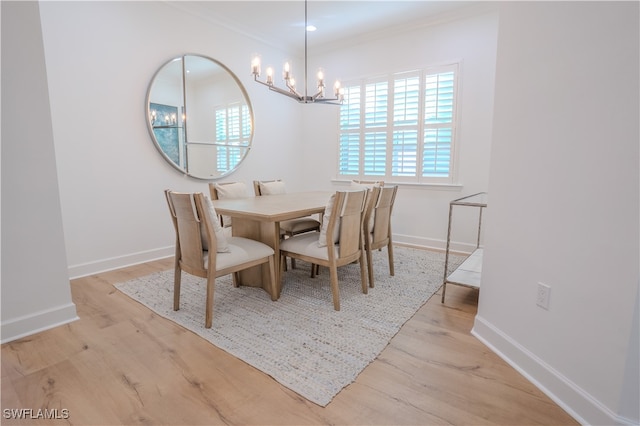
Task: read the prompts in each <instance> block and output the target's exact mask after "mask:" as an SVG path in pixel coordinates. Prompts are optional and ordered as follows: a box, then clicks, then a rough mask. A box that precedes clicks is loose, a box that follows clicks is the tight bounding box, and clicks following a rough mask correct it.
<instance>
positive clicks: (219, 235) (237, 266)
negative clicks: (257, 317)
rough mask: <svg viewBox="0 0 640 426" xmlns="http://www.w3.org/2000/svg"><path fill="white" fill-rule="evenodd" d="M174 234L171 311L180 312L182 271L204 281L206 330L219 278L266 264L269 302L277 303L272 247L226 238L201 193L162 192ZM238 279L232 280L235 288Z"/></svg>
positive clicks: (214, 212) (214, 214)
mask: <svg viewBox="0 0 640 426" xmlns="http://www.w3.org/2000/svg"><path fill="white" fill-rule="evenodd" d="M165 196H166V199H167V204H168V205H169V212H170V213H171V220H172V222H173V226H174V229H175V231H176V252H175V263H174V284H173V310H174V311H177V310H179V309H180V284H181V278H182V272H186V273H188V274H191V275H195V276H197V277H201V278H206V279H207V289H206V295H205V327H206V328H211V324H212V322H213V294H214V291H215V280H216V278H218V277H221V276H224V275H229V274H234V275H235V274H237V273H238V272H239V271H242V270H244V269H247V268H250V267H252V266H256V265H260V264H263V263H268V264H269V274H270V278H271V284H270V291H269V292H270V293H271V299H272V300H276V298H277V293H276V287H275V284H276V282H275V279H276V274H275V272H276V269H275V268H276V265H275V254H274V251H273V249H272V248H271V247H269V246H268V245H266V244H263V243H261V242H258V241H254V240H250V239H248V238H242V237H229V238H228V237H226V236H225V234H224V232H223V231H222V228H221V226H220V224H219V223H218V218H217V215H216V211H215V208H214V206H213V203H212V202H211V200H210V199H209V198H208V197H206V196H204V195H203V194H202V193H179V192H173V191H170V190H166V191H165ZM236 282H237V280H234V285H237V284H236Z"/></svg>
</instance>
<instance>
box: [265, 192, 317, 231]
mask: <svg viewBox="0 0 640 426" xmlns="http://www.w3.org/2000/svg"><path fill="white" fill-rule="evenodd" d="M253 189H254V192H255V195H256V196H257V197H260V196H263V195H276V194H286V192H287V191H286V189H285V185H284V182H283V181H281V180H272V181H259V180H254V181H253ZM280 230H281V231H282V232H283V233H284V234H285V235H287V236H289V237H292V236H294V235H297V234H301V233H303V232H309V231H319V230H320V221H319V220H316V219H314V218H313V217H311V216H306V217H301V218H297V219H291V220H283V221H282V222H280Z"/></svg>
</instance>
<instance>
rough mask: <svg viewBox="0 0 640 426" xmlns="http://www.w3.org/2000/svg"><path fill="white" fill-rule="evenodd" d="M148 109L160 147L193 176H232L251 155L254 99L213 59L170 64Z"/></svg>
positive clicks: (156, 79)
mask: <svg viewBox="0 0 640 426" xmlns="http://www.w3.org/2000/svg"><path fill="white" fill-rule="evenodd" d="M146 106H147V124H148V127H149V131H150V133H151V137H152V139H153V141H154V143H155V145H156V147H157V148H158V150H159V151H160V152H161V153H162V155H163V156H164V157H165V159H166V160H167V161H168V162H169V163H170V164H171V165H172V166H173V167H175V168H176V169H178V170H180V171H181V172H183V173H186V174H187V175H189V176H192V177H194V178H198V179H217V178H220V177H223V176H226V175H228V174H229V173H231V172H232V171H233V170H235V169H236V167H238V165H239V164H240V162H241V161H242V160H243V159H244V158H245V157H246V155H247V153H248V152H249V149H250V147H251V139H252V137H253V113H252V110H251V105H250V103H249V99H248V96H247V94H246V92H245V90H244V87H243V86H242V84H241V83H240V81H239V80H238V79H237V77H236V76H235V75H234V74H233V73H232V72H231V71H230V70H229V69H228V68H226V67H225V66H224V65H222V64H221V63H219V62H217V61H215V60H213V59H211V58H207V57H205V56H200V55H184V56H181V57H178V58H174V59H172V60H170V61H169V62H167V63H166V64H165V65H163V66H162V67H161V68H160V69H159V70H158V71H157V72H156V75H155V76H154V78H153V80H152V81H151V84H150V85H149V90H148V92H147V102H146Z"/></svg>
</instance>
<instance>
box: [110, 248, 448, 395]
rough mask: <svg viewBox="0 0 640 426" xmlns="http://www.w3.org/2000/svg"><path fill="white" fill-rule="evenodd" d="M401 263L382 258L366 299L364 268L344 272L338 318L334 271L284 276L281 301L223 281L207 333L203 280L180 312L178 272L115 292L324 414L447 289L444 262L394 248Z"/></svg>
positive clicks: (192, 281)
mask: <svg viewBox="0 0 640 426" xmlns="http://www.w3.org/2000/svg"><path fill="white" fill-rule="evenodd" d="M394 255H395V256H394V257H395V276H394V277H391V276H389V269H388V263H387V252H386V250H383V251H376V252H375V253H374V271H376V274H375V280H376V281H375V287H374V288H372V289H369V294H367V295H365V294H363V293H362V291H361V287H360V267H359V266H358V265H356V264H353V265H348V266H344V267H341V268H339V272H338V277H339V281H340V291H341V294H340V296H341V298H340V302H341V310H340V311H335V310H334V309H333V303H332V299H331V289H330V286H329V273H328V271H327V270H326V269H324V270H322V271H321V275H320V276H318V277H316V278H314V279H311V278H310V277H309V271H310V269H309V265H308V264H306V263H305V262H297V269H295V270H289V271H288V272H285V274H284V282H283V289H282V294H281V296H280V299H279V300H278V301H276V302H273V301H271V299H270V298H269V296H268V294H267V293H266V292H265V291H264V290H262V289H259V288H250V287H240V288H233V286H232V283H231V277H230V276H226V277H222V278H219V279H217V280H216V291H215V296H214V314H213V327H212V328H211V329H206V328H204V294H205V280H204V279H201V278H197V277H193V276H191V275H189V274H183V279H182V294H181V305H180V310H179V311H177V312H176V311H173V309H172V298H173V270H169V271H164V272H160V273H155V274H152V275H149V276H145V277H142V278H138V279H135V280H131V281H128V282H125V283H120V284H116V288H118V289H119V290H120V291H122V292H123V293H125V294H127V295H129V296H130V297H132V298H133V299H135V300H137V301H139V302H140V303H142V304H144V305H146V306H147V307H149V308H151V309H152V310H153V311H155V312H156V313H158V314H159V315H162V316H163V317H166V318H168V319H170V320H172V321H174V322H176V323H178V324H180V325H182V326H184V327H185V328H187V329H189V330H191V331H193V332H194V333H196V334H198V335H200V336H201V337H203V338H204V339H206V340H208V341H209V342H211V343H212V344H214V345H215V346H218V347H219V348H221V349H223V350H225V351H227V352H228V353H230V354H232V355H234V356H236V357H238V358H240V359H242V360H243V361H245V362H247V363H248V364H250V365H252V366H254V367H255V368H257V369H259V370H261V371H263V372H265V373H266V374H268V375H270V376H271V377H273V378H274V379H275V380H277V381H278V382H279V383H281V384H282V385H284V386H286V387H287V388H289V389H291V390H293V391H295V392H297V393H298V394H300V395H302V396H303V397H305V398H306V399H308V400H310V401H312V402H314V403H316V404H318V405H320V406H326V405H327V404H328V403H329V402H331V400H332V399H333V397H334V396H335V395H336V394H338V392H340V390H342V388H344V387H345V386H347V385H349V384H350V383H352V382H353V381H354V380H355V379H356V377H357V376H358V374H360V372H361V371H362V370H363V369H364V368H365V367H366V366H367V365H368V364H369V363H370V362H371V361H373V360H374V359H375V358H376V357H377V356H378V355H379V354H380V352H382V350H383V349H384V348H385V346H387V344H388V343H389V340H390V339H391V338H392V337H393V336H394V335H395V334H396V333H397V332H398V330H399V329H400V327H402V325H403V324H404V323H405V322H406V321H407V320H408V319H409V318H411V316H413V314H414V313H415V312H416V310H418V308H420V307H421V306H422V305H423V304H424V303H425V302H426V301H427V300H428V299H429V298H430V297H431V296H432V295H433V294H434V293H435V292H436V291H437V290H438V288H439V287H440V285H441V284H442V277H443V272H444V271H443V268H444V254H442V253H435V252H430V251H424V250H416V249H411V248H406V247H396V248H395V249H394ZM454 260H459V259H454ZM450 261H451V258H450Z"/></svg>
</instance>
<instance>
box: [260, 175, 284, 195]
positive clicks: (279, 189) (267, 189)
mask: <svg viewBox="0 0 640 426" xmlns="http://www.w3.org/2000/svg"><path fill="white" fill-rule="evenodd" d="M253 192H254V193H255V194H256V197H259V196H261V195H274V194H284V193H286V192H287V191H286V189H285V186H284V182H283V181H282V180H280V179H275V180H254V181H253Z"/></svg>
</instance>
